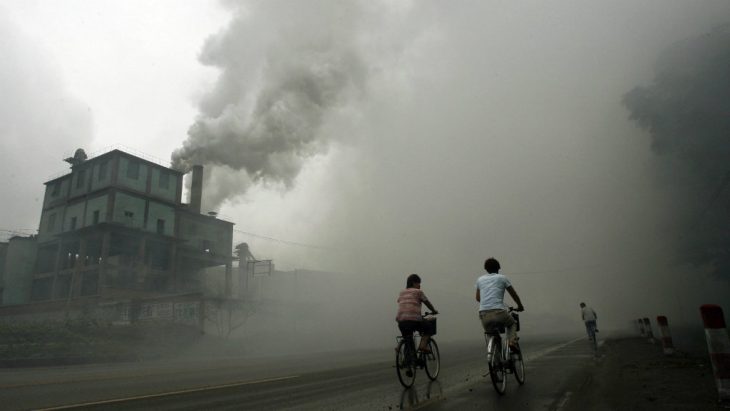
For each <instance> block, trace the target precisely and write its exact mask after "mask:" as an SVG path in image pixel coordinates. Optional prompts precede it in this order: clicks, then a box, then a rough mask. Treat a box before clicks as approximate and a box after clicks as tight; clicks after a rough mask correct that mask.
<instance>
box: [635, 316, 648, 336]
mask: <svg viewBox="0 0 730 411" xmlns="http://www.w3.org/2000/svg"><path fill="white" fill-rule="evenodd" d="M636 322H637V323H639V331H641V336H642V337H646V329H645V328H644V320H642V319H641V318H639V319H637V320H636Z"/></svg>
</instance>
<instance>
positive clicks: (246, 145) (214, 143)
mask: <svg viewBox="0 0 730 411" xmlns="http://www.w3.org/2000/svg"><path fill="white" fill-rule="evenodd" d="M361 14H362V13H360V12H359V10H358V5H357V4H356V3H352V2H347V3H341V2H334V3H330V2H323V1H322V2H278V1H265V2H256V3H253V4H252V5H251V6H250V7H247V8H244V7H238V8H236V9H235V16H234V18H233V19H232V21H231V22H230V24H229V26H228V28H227V29H226V30H224V31H223V32H221V33H219V34H218V35H215V36H213V37H211V38H209V39H208V41H207V42H206V44H205V45H204V47H203V51H202V53H201V55H200V61H201V62H202V63H203V64H206V65H209V66H213V67H216V68H218V69H220V76H219V78H218V81H217V84H216V85H215V87H214V88H213V90H212V91H211V92H210V93H209V94H208V95H207V96H206V97H205V98H204V100H203V101H202V102H201V104H200V114H199V116H198V118H197V120H196V121H195V123H194V124H193V125H192V126H191V127H190V129H189V131H188V138H187V140H186V141H184V142H183V146H182V148H180V149H178V150H176V151H175V152H174V153H173V155H172V161H173V167H175V168H178V169H182V170H185V169H188V168H189V167H190V166H192V165H193V164H203V165H208V166H214V167H212V170H211V167H209V168H208V171H206V180H207V184H206V187H207V188H209V190H207V191H206V201H207V202H208V205H209V206H211V207H216V206H218V205H220V203H222V202H223V201H225V200H226V199H231V198H233V197H235V196H237V195H240V194H243V193H245V192H246V190H247V189H248V187H249V186H250V184H254V183H258V182H263V183H273V184H283V185H284V186H285V187H287V188H289V187H291V186H292V185H293V184H294V180H295V178H296V177H297V175H298V174H299V172H300V170H301V168H302V166H303V164H304V161H305V160H306V159H307V158H308V157H311V156H314V155H316V154H319V153H324V152H326V150H327V149H328V146H329V143H330V140H331V138H332V137H331V136H329V135H328V134H327V133H326V132H322V128H323V124H324V123H325V122H326V120H327V119H328V117H329V116H331V115H332V114H333V113H335V112H336V111H337V110H338V109H339V108H340V107H342V106H343V105H344V104H345V103H347V102H348V101H350V100H351V99H352V98H353V97H354V96H356V95H357V94H359V93H360V92H361V91H362V90H363V86H364V84H365V81H366V77H367V71H368V69H367V67H366V65H365V63H364V61H363V58H362V55H361V53H360V49H361V47H360V46H359V44H358V42H359V40H360V39H359V37H358V29H357V28H358V19H359V16H361ZM210 171H212V174H213V175H214V176H215V178H214V179H213V178H211V172H210Z"/></svg>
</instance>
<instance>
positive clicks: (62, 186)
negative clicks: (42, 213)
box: [43, 176, 71, 208]
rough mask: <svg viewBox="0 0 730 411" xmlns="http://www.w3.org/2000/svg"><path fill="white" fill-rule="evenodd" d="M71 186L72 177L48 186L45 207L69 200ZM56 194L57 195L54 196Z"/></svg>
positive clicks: (44, 201) (44, 199) (44, 200)
mask: <svg viewBox="0 0 730 411" xmlns="http://www.w3.org/2000/svg"><path fill="white" fill-rule="evenodd" d="M70 184H71V177H70V176H67V177H64V178H62V179H59V180H56V181H54V182H53V183H51V184H48V185H46V194H45V196H44V198H43V207H44V208H45V207H48V206H51V205H52V204H55V203H58V202H63V201H65V200H66V199H67V198H68V189H69V185H70ZM54 192H55V194H54Z"/></svg>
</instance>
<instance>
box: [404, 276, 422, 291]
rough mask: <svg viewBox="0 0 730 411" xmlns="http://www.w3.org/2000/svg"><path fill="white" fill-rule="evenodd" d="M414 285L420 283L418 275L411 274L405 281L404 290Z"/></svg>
mask: <svg viewBox="0 0 730 411" xmlns="http://www.w3.org/2000/svg"><path fill="white" fill-rule="evenodd" d="M415 283H419V284H420V283H421V277H419V276H418V274H411V275H409V276H408V279H407V280H406V288H411V287H413V284H415Z"/></svg>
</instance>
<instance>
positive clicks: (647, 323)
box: [644, 317, 654, 344]
mask: <svg viewBox="0 0 730 411" xmlns="http://www.w3.org/2000/svg"><path fill="white" fill-rule="evenodd" d="M644 328H646V336H647V337H649V342H650V343H652V344H654V333H653V332H652V331H651V321H649V319H648V318H646V317H644Z"/></svg>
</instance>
